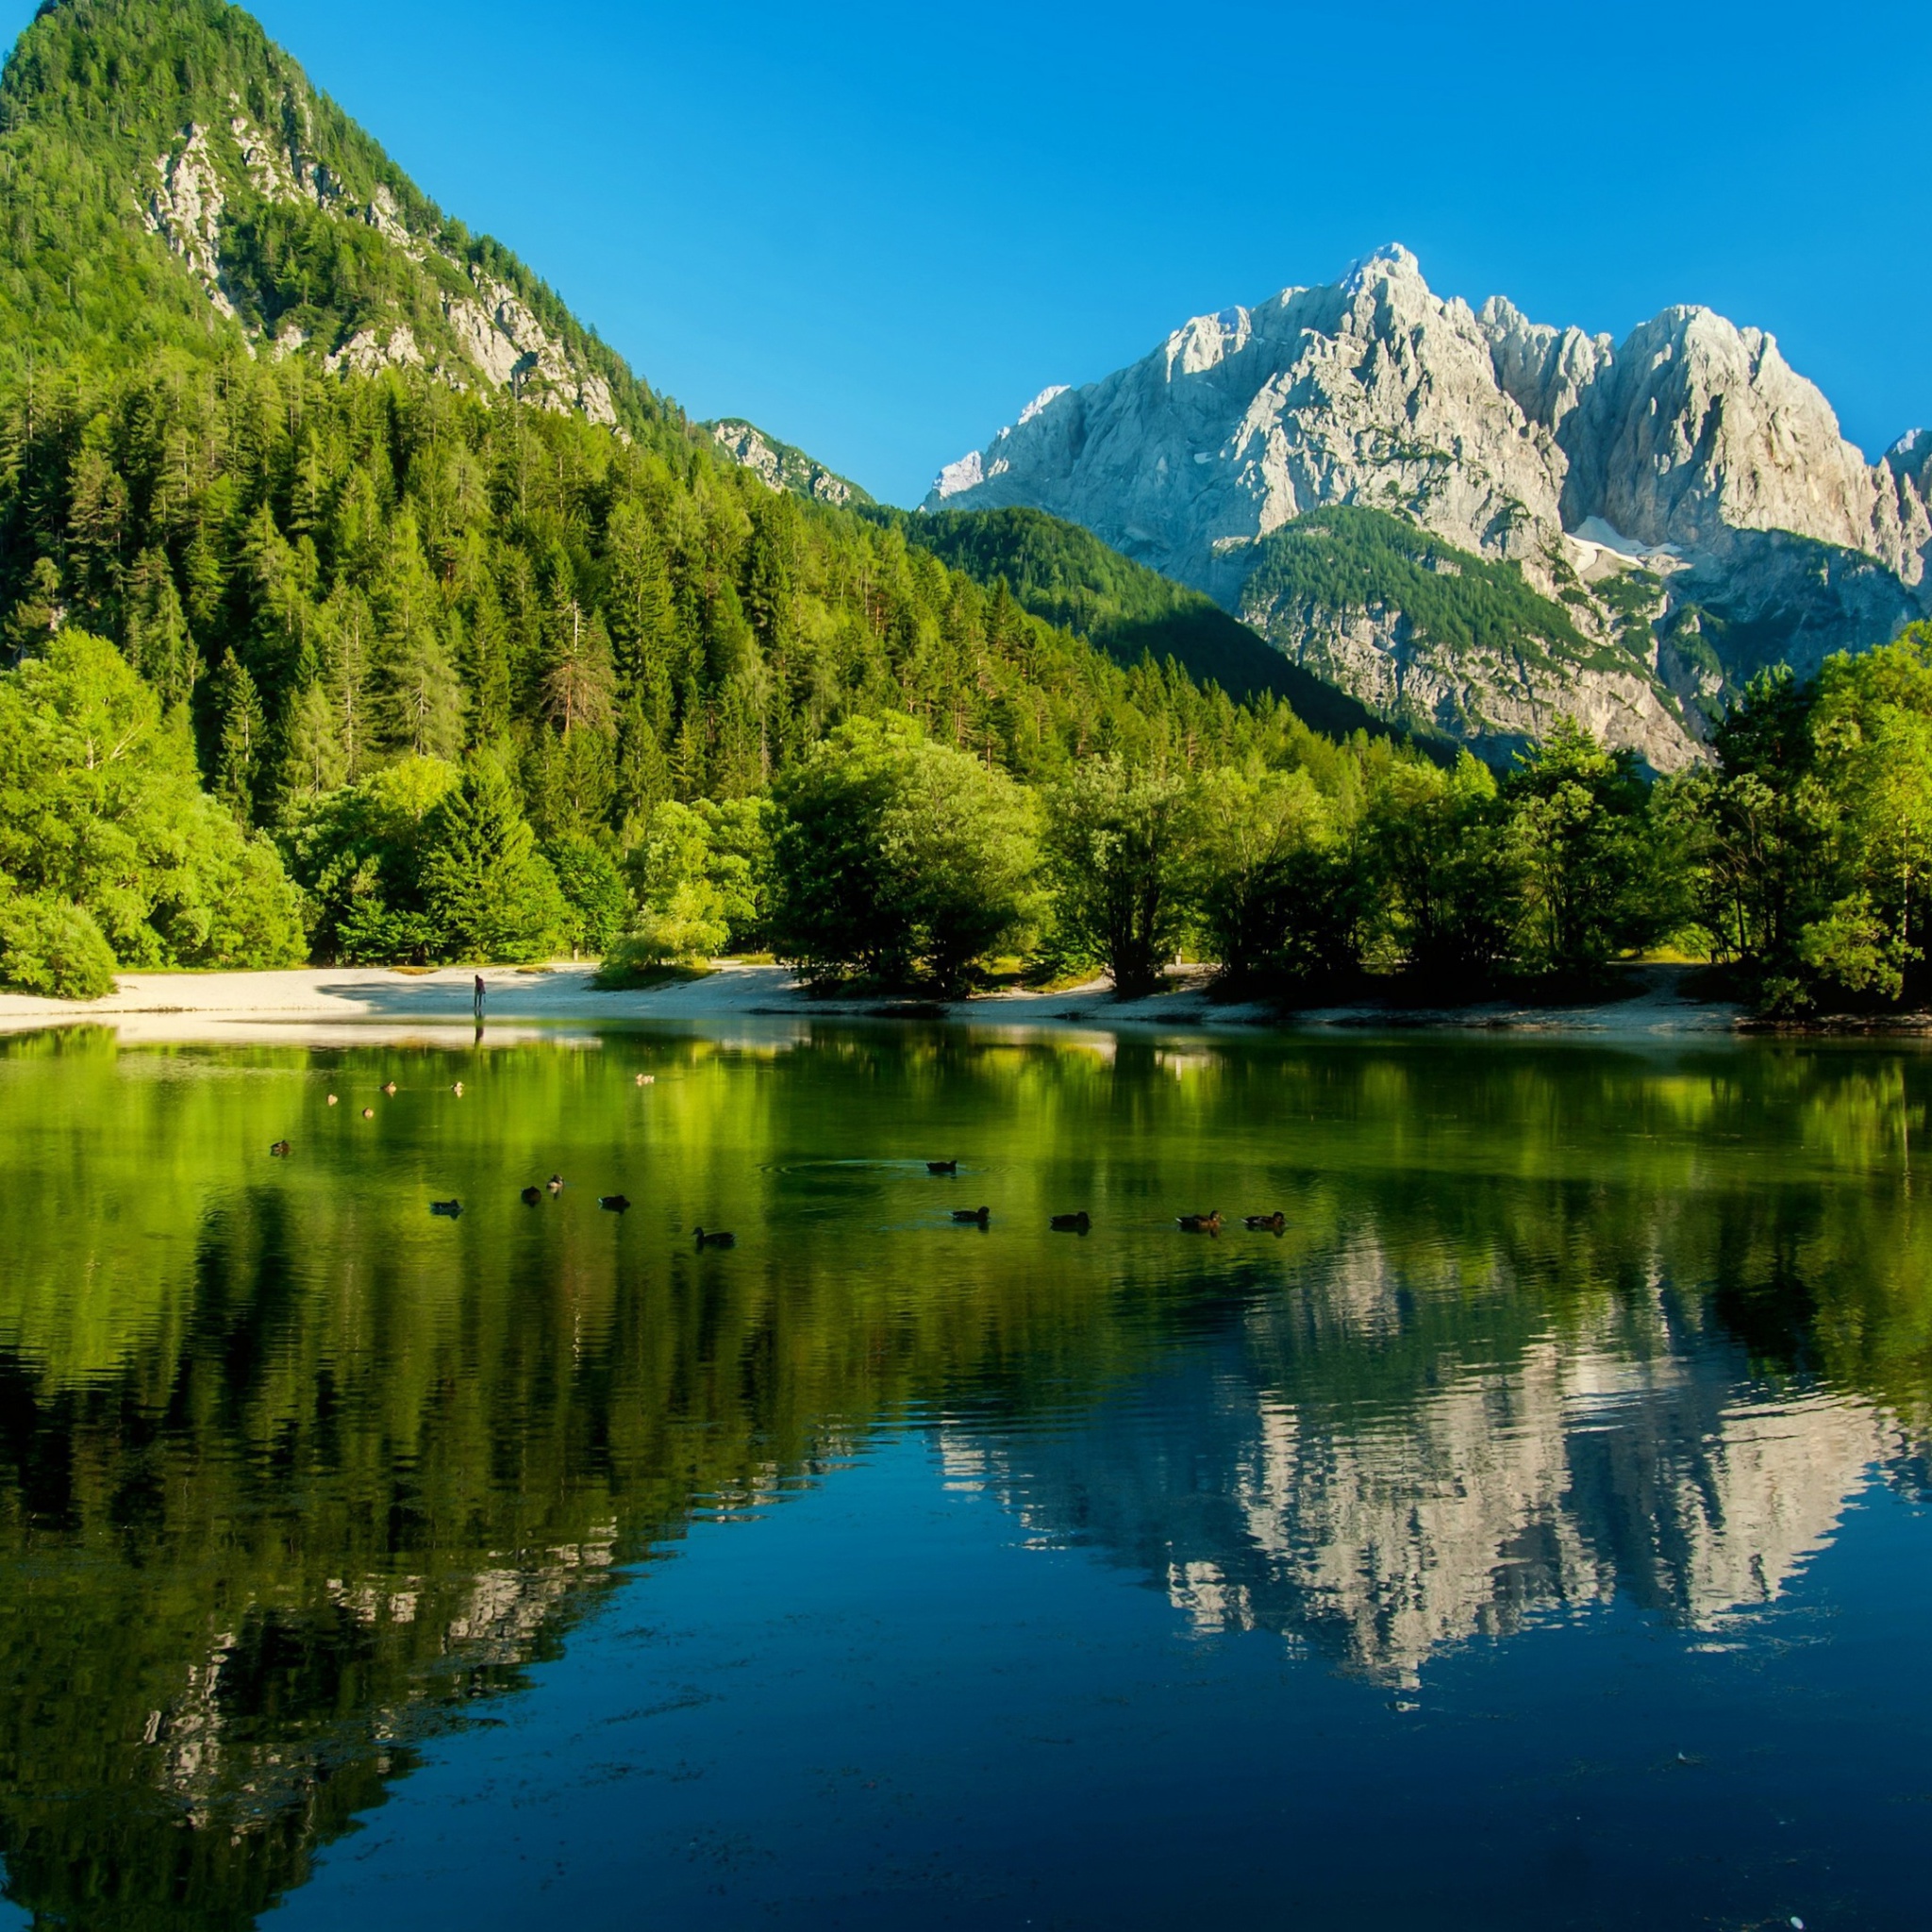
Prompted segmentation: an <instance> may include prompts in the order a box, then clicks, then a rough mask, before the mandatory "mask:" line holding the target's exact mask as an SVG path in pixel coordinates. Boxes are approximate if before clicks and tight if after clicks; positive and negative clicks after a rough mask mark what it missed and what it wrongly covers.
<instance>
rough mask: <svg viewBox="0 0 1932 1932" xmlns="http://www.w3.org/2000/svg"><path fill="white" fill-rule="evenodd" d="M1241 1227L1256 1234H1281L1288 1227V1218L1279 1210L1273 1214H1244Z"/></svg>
mask: <svg viewBox="0 0 1932 1932" xmlns="http://www.w3.org/2000/svg"><path fill="white" fill-rule="evenodd" d="M1241 1225H1242V1226H1243V1227H1245V1228H1250V1229H1252V1230H1253V1231H1254V1232H1255V1233H1256V1234H1279V1233H1280V1232H1281V1230H1282V1229H1283V1228H1285V1227H1286V1226H1287V1225H1288V1216H1287V1215H1285V1214H1284V1213H1283V1212H1282V1211H1281V1209H1280V1208H1276V1209H1275V1210H1274V1213H1273V1214H1244V1215H1242V1216H1241Z"/></svg>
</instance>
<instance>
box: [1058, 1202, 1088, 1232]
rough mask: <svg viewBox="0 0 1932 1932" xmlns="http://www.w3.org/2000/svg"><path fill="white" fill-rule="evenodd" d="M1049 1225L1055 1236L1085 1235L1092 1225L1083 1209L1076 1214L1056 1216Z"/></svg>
mask: <svg viewBox="0 0 1932 1932" xmlns="http://www.w3.org/2000/svg"><path fill="white" fill-rule="evenodd" d="M1049 1225H1050V1226H1051V1227H1052V1228H1053V1231H1054V1232H1055V1233H1056V1234H1085V1233H1086V1232H1087V1230H1088V1229H1089V1228H1090V1227H1091V1226H1092V1225H1093V1223H1092V1222H1091V1220H1090V1219H1089V1218H1088V1214H1087V1210H1086V1208H1081V1210H1080V1211H1079V1213H1077V1214H1056V1215H1055V1216H1054V1218H1053V1220H1052V1222H1051V1223H1050V1224H1049Z"/></svg>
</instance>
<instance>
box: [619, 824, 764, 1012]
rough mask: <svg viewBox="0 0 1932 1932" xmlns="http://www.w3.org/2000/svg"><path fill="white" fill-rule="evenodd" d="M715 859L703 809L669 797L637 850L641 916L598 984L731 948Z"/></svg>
mask: <svg viewBox="0 0 1932 1932" xmlns="http://www.w3.org/2000/svg"><path fill="white" fill-rule="evenodd" d="M716 858H717V855H716V853H715V851H714V849H713V846H712V843H711V837H710V828H709V827H708V824H706V821H705V817H704V814H703V813H702V812H701V811H699V810H697V809H695V808H692V807H691V806H688V805H680V804H678V802H677V801H676V800H675V799H666V800H665V802H664V803H663V804H662V805H660V806H659V807H658V808H657V810H656V811H654V812H653V813H652V814H651V820H650V827H649V830H648V832H647V833H646V835H645V838H644V841H643V843H642V845H641V847H640V848H639V850H638V852H637V854H636V856H635V864H636V871H637V874H638V879H639V894H638V897H639V907H638V918H637V923H636V924H635V925H634V926H633V927H632V929H631V930H630V932H628V933H627V934H625V937H624V938H623V939H622V940H620V941H618V943H617V944H616V945H615V946H614V947H613V948H612V949H611V951H610V952H609V953H608V954H607V956H606V958H605V961H604V970H603V972H602V973H600V974H598V984H599V985H601V986H624V985H627V984H630V983H632V982H633V981H634V980H635V979H636V977H637V975H638V974H639V973H640V972H641V971H642V970H644V969H647V968H652V967H660V966H664V965H667V964H670V963H671V962H673V961H683V962H687V963H692V962H697V961H702V960H706V959H708V958H711V957H712V955H713V954H716V953H722V952H723V951H724V946H725V942H726V941H727V940H728V939H729V938H730V933H731V924H730V913H729V908H728V898H727V893H726V891H725V888H724V885H723V884H721V883H720V881H719V879H718V878H717V877H716V876H714V867H715V864H716Z"/></svg>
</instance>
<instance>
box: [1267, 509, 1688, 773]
mask: <svg viewBox="0 0 1932 1932" xmlns="http://www.w3.org/2000/svg"><path fill="white" fill-rule="evenodd" d="M1248 556H1249V559H1250V561H1249V567H1248V574H1247V575H1246V578H1245V580H1244V581H1243V582H1242V585H1241V592H1240V596H1239V599H1238V608H1239V609H1240V612H1241V617H1242V619H1243V620H1244V621H1245V622H1246V623H1247V624H1248V625H1250V626H1252V628H1253V629H1254V630H1255V631H1257V632H1258V633H1259V634H1260V635H1261V636H1262V637H1264V638H1266V639H1267V641H1269V643H1270V644H1272V645H1273V646H1274V648H1275V649H1276V650H1277V651H1280V652H1281V653H1282V654H1283V655H1284V656H1285V657H1287V658H1289V659H1290V660H1291V661H1292V662H1294V663H1296V664H1299V665H1301V666H1302V667H1303V668H1304V669H1305V670H1307V671H1308V672H1310V673H1312V674H1314V675H1316V676H1318V677H1321V678H1323V679H1324V680H1327V681H1330V682H1332V683H1334V684H1337V685H1340V686H1342V687H1343V688H1345V689H1347V690H1350V691H1356V692H1358V693H1359V694H1360V695H1361V696H1362V698H1363V701H1364V702H1366V703H1368V704H1370V705H1371V706H1372V707H1373V708H1374V710H1375V711H1376V712H1377V713H1378V714H1379V715H1381V716H1383V717H1385V718H1388V719H1389V720H1391V722H1392V723H1394V724H1397V725H1399V726H1402V727H1404V728H1406V729H1407V730H1409V731H1412V732H1415V733H1417V734H1420V735H1424V736H1429V735H1435V736H1440V737H1442V738H1445V739H1449V740H1453V741H1456V742H1458V743H1462V744H1467V745H1469V746H1471V747H1472V748H1473V749H1474V750H1476V751H1478V752H1480V753H1481V754H1483V755H1484V756H1486V757H1488V758H1491V759H1495V760H1505V759H1507V758H1508V757H1509V755H1510V754H1512V753H1513V752H1516V751H1519V750H1522V749H1523V748H1524V747H1525V746H1526V745H1528V744H1530V743H1532V742H1535V741H1538V740H1539V739H1541V736H1542V735H1543V734H1544V733H1545V732H1546V731H1547V730H1548V729H1549V728H1550V727H1551V726H1552V725H1553V724H1556V722H1557V720H1558V719H1559V718H1562V717H1565V716H1569V717H1574V718H1576V719H1578V721H1579V722H1580V723H1582V724H1586V725H1588V726H1590V728H1591V729H1592V730H1594V731H1596V732H1597V733H1598V734H1599V735H1600V736H1604V737H1606V738H1607V739H1608V740H1609V741H1611V742H1621V743H1628V742H1642V741H1645V740H1646V738H1650V739H1658V740H1662V741H1665V742H1671V741H1675V742H1677V743H1679V744H1682V743H1686V742H1688V741H1686V740H1685V738H1684V721H1683V715H1682V712H1681V710H1680V709H1679V708H1678V706H1677V702H1676V700H1675V699H1674V697H1673V696H1672V694H1671V693H1670V692H1669V691H1666V690H1664V689H1663V688H1662V686H1661V685H1660V684H1659V683H1658V682H1657V678H1656V676H1655V675H1654V674H1653V672H1652V669H1651V663H1650V657H1649V653H1650V649H1651V640H1650V635H1649V619H1650V615H1651V611H1652V603H1653V599H1652V592H1653V591H1654V590H1655V587H1656V580H1655V579H1654V578H1650V577H1647V576H1641V575H1638V576H1633V577H1628V578H1620V579H1617V580H1615V582H1614V586H1613V590H1612V591H1611V593H1610V594H1609V595H1607V596H1605V597H1602V598H1601V599H1600V598H1599V597H1597V596H1593V595H1592V594H1591V591H1589V590H1588V589H1587V588H1586V587H1585V586H1584V585H1583V584H1581V583H1580V582H1577V581H1576V580H1575V579H1574V576H1570V577H1569V578H1568V580H1567V582H1565V584H1564V587H1563V589H1562V594H1561V597H1560V598H1553V597H1548V596H1545V595H1544V594H1542V592H1541V591H1538V590H1536V589H1535V588H1534V587H1533V586H1532V585H1531V584H1530V583H1529V582H1528V581H1527V579H1526V578H1525V577H1524V574H1523V571H1522V570H1521V568H1520V567H1519V566H1518V565H1516V564H1515V563H1508V562H1492V561H1491V560H1489V559H1487V558H1481V557H1477V556H1474V554H1472V553H1471V552H1469V551H1466V550H1460V549H1458V548H1457V546H1456V545H1454V544H1452V543H1448V542H1445V541H1443V540H1442V539H1441V538H1440V537H1436V536H1432V535H1431V534H1430V533H1429V532H1427V531H1425V530H1424V529H1422V528H1420V527H1419V526H1418V525H1415V524H1412V523H1410V522H1409V521H1408V520H1407V518H1406V517H1401V516H1395V515H1392V514H1391V513H1390V512H1388V511H1386V510H1378V509H1363V508H1330V509H1321V510H1313V511H1310V512H1309V513H1308V514H1307V515H1306V516H1302V517H1297V518H1296V519H1295V520H1294V521H1293V522H1292V523H1291V524H1287V525H1283V526H1282V527H1281V528H1280V529H1278V530H1275V531H1274V532H1273V533H1271V534H1270V535H1268V536H1266V537H1262V538H1259V539H1257V541H1255V542H1254V543H1253V544H1251V545H1250V546H1249V550H1248ZM1585 673H1588V674H1590V675H1589V676H1587V677H1585V676H1583V675H1581V674H1585Z"/></svg>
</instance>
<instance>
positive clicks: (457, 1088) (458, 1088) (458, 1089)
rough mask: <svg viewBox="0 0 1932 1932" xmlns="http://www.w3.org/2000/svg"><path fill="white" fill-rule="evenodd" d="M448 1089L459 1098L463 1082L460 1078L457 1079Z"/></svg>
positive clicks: (461, 1094)
mask: <svg viewBox="0 0 1932 1932" xmlns="http://www.w3.org/2000/svg"><path fill="white" fill-rule="evenodd" d="M449 1091H451V1092H452V1093H454V1094H455V1095H456V1097H457V1098H458V1100H460V1099H461V1098H462V1097H463V1083H462V1082H461V1081H460V1080H458V1082H457V1084H456V1085H455V1086H454V1087H452V1088H451V1089H450V1090H449Z"/></svg>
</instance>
